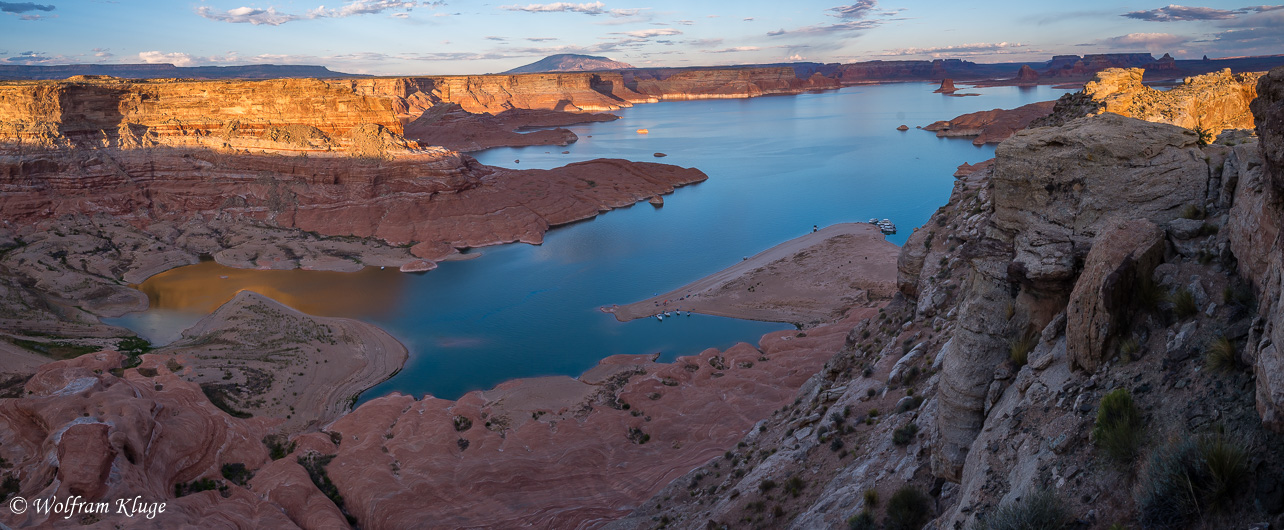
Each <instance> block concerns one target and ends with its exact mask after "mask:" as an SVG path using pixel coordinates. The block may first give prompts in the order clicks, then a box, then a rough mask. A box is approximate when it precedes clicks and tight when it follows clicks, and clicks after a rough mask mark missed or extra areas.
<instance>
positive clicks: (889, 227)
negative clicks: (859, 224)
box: [869, 219, 896, 234]
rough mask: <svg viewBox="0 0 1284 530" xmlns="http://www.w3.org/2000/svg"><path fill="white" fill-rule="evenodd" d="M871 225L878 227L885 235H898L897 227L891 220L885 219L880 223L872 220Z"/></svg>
mask: <svg viewBox="0 0 1284 530" xmlns="http://www.w3.org/2000/svg"><path fill="white" fill-rule="evenodd" d="M869 224H872V225H874V226H877V227H878V229H879V230H881V231H882V232H883V233H884V234H895V233H896V225H894V224H892V221H891V219H883V220H882V221H879V220H878V219H870V220H869Z"/></svg>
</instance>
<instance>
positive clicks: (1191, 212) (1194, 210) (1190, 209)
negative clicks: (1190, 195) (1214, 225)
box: [1181, 204, 1204, 219]
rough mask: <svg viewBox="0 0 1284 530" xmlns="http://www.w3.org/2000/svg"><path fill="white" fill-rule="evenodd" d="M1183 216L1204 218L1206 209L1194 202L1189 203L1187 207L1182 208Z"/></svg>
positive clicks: (1185, 217)
mask: <svg viewBox="0 0 1284 530" xmlns="http://www.w3.org/2000/svg"><path fill="white" fill-rule="evenodd" d="M1181 216H1182V218H1183V219H1203V218H1204V210H1203V209H1202V208H1200V207H1198V206H1195V205H1194V204H1187V205H1186V207H1185V208H1182V210H1181Z"/></svg>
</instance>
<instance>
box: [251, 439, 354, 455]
mask: <svg viewBox="0 0 1284 530" xmlns="http://www.w3.org/2000/svg"><path fill="white" fill-rule="evenodd" d="M263 445H266V446H267V448H268V456H270V457H272V460H280V459H282V458H285V457H286V456H288V455H289V454H290V453H293V452H294V448H295V446H296V444H295V443H294V442H291V441H289V440H287V439H286V438H285V436H283V435H280V434H270V435H267V436H264V437H263ZM335 445H338V444H335Z"/></svg>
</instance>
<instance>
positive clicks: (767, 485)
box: [758, 478, 776, 493]
mask: <svg viewBox="0 0 1284 530" xmlns="http://www.w3.org/2000/svg"><path fill="white" fill-rule="evenodd" d="M774 487H776V481H774V480H771V479H769V478H768V479H763V480H762V482H759V483H758V490H759V491H761V492H763V493H766V492H768V491H771V489H772V488H774Z"/></svg>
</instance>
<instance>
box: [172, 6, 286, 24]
mask: <svg viewBox="0 0 1284 530" xmlns="http://www.w3.org/2000/svg"><path fill="white" fill-rule="evenodd" d="M196 14H198V15H200V16H202V17H205V18H208V19H210V20H217V21H219V22H230V23H232V24H253V25H255V26H258V25H268V26H280V25H281V24H284V23H286V22H291V21H294V20H299V19H300V18H302V17H300V16H298V15H291V14H287V13H281V12H278V11H277V10H276V9H275V8H271V7H269V8H267V9H258V8H253V7H238V8H235V9H229V10H227V11H215V10H213V9H211V8H210V7H208V6H201V7H198V8H196Z"/></svg>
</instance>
